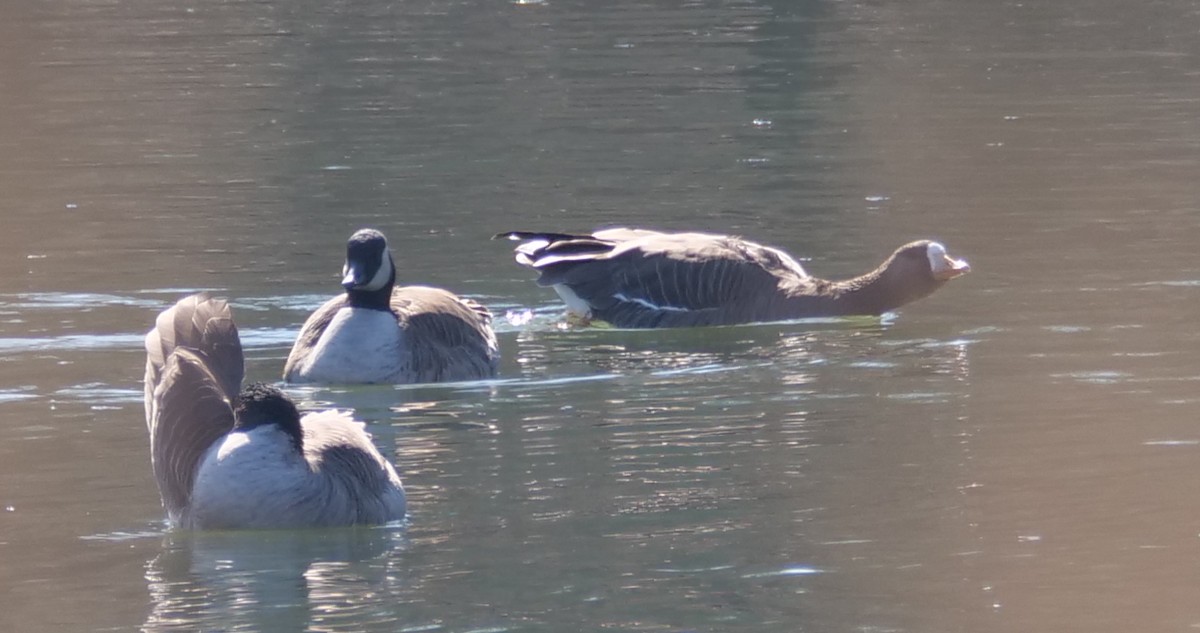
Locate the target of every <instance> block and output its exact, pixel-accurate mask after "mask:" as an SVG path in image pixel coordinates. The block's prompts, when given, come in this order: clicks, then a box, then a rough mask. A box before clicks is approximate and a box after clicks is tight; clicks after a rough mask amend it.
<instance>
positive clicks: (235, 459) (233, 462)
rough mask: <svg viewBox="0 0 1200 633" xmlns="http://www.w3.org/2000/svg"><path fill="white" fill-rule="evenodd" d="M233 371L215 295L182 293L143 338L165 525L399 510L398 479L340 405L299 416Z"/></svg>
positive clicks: (382, 516)
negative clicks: (182, 297)
mask: <svg viewBox="0 0 1200 633" xmlns="http://www.w3.org/2000/svg"><path fill="white" fill-rule="evenodd" d="M242 375H243V358H242V348H241V343H240V341H239V338H238V332H237V327H236V326H235V325H234V323H233V317H232V314H231V311H230V309H229V306H228V304H226V302H224V301H220V300H217V299H213V298H211V297H209V296H208V295H207V294H200V295H193V296H190V297H186V298H184V299H182V300H180V301H179V302H178V303H177V304H176V305H175V306H173V307H171V308H170V309H168V310H165V311H164V312H163V313H162V314H160V315H159V317H158V319H157V320H156V323H155V327H154V329H153V330H151V331H150V332H149V333H148V334H147V335H146V379H145V380H146V385H145V388H146V423H147V428H148V430H149V432H150V457H151V464H152V465H153V469H154V478H155V481H156V482H157V483H158V487H159V492H160V494H161V496H162V501H163V506H164V507H165V508H166V510H167V516H168V518H169V519H170V521H171V523H172V524H174V525H176V526H179V527H183V528H188V529H213V528H272V527H304V526H342V525H355V524H378V523H385V522H388V521H394V520H399V519H402V518H404V513H405V496H404V489H403V487H402V485H401V483H400V478H399V477H398V476H397V475H396V472H395V470H394V469H393V468H392V466H391V464H389V463H388V462H387V460H385V459H384V458H383V456H382V455H380V453H379V451H378V450H377V449H376V448H375V446H374V445H373V444H372V443H371V440H370V436H369V435H368V434H367V433H366V431H365V430H364V428H363V424H362V423H361V422H356V421H354V420H353V419H352V418H350V416H349V415H348V414H346V413H343V412H338V411H321V412H316V413H309V414H306V415H304V416H303V417H301V416H300V414H299V412H298V411H297V410H296V406H295V405H294V404H293V403H292V402H291V400H289V399H288V398H287V396H286V395H284V394H283V392H281V391H279V390H278V389H276V388H274V387H271V386H269V385H265V384H261V383H256V384H252V385H248V386H247V387H246V388H245V389H241V382H242ZM239 390H240V391H239Z"/></svg>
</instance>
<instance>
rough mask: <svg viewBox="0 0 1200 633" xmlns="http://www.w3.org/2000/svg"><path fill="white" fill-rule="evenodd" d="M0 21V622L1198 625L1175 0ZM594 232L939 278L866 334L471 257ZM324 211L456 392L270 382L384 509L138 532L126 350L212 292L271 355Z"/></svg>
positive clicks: (123, 5) (1199, 447)
mask: <svg viewBox="0 0 1200 633" xmlns="http://www.w3.org/2000/svg"><path fill="white" fill-rule="evenodd" d="M18 4H19V6H13V7H7V8H6V11H5V19H4V20H3V21H0V191H3V192H4V197H3V199H2V200H0V217H2V218H3V226H2V229H3V230H0V359H3V361H4V362H3V363H0V588H2V589H3V591H0V628H2V629H4V630H63V631H78V630H130V629H136V628H139V627H140V628H144V629H146V630H152V631H159V630H181V631H184V630H187V631H190V630H197V629H203V630H280V631H293V630H312V631H332V630H344V631H351V630H353V631H358V630H378V631H456V632H467V631H476V632H478V631H564V630H600V629H609V630H613V629H615V630H627V631H789V632H790V631H868V632H876V631H913V632H917V631H964V630H966V631H989V630H1003V631H1013V630H1041V631H1129V630H1139V631H1165V630H1172V631H1173V630H1181V629H1187V628H1194V627H1196V626H1200V608H1197V607H1196V606H1195V600H1194V594H1195V588H1196V586H1197V583H1198V582H1200V574H1198V572H1197V571H1196V565H1195V564H1194V561H1195V560H1196V558H1197V556H1198V555H1200V538H1198V536H1200V528H1198V527H1197V526H1198V525H1200V510H1197V507H1198V506H1197V504H1196V502H1195V495H1194V493H1193V489H1192V487H1191V482H1193V481H1195V480H1196V479H1197V477H1198V476H1200V432H1198V431H1197V428H1196V426H1195V421H1196V414H1195V412H1196V410H1197V404H1198V403H1200V396H1197V393H1198V387H1200V365H1197V363H1196V361H1195V359H1196V358H1197V357H1198V356H1197V354H1198V353H1200V337H1198V335H1197V333H1196V328H1195V324H1194V320H1195V319H1194V315H1195V314H1196V313H1197V308H1200V258H1197V257H1196V254H1195V244H1196V243H1197V241H1198V238H1200V213H1198V210H1197V204H1198V202H1197V201H1198V200H1200V185H1198V184H1197V183H1198V181H1197V180H1196V178H1195V174H1197V173H1200V158H1198V156H1200V124H1198V123H1197V119H1196V115H1195V113H1196V112H1197V111H1200V110H1198V106H1200V103H1198V102H1200V82H1197V77H1200V61H1198V59H1200V57H1198V55H1200V50H1198V49H1197V47H1196V44H1195V42H1196V40H1195V33H1196V32H1197V30H1198V29H1200V12H1198V11H1197V10H1196V7H1195V6H1193V4H1192V3H1189V2H1181V1H1172V0H1168V1H1165V2H1159V3H1153V4H1144V3H1143V4H1139V5H1131V4H1128V3H1121V2H1114V1H1110V0H1106V1H1102V2H1094V1H1087V2H1084V1H1083V0H1068V1H1065V2H1056V3H1049V4H1047V3H1041V4H1039V3H1016V2H983V1H973V2H958V3H905V4H897V5H895V6H882V5H880V6H875V5H872V4H865V3H818V2H795V3H791V2H789V3H782V2H781V3H766V2H751V1H744V2H690V3H666V2H626V3H617V4H612V3H587V2H579V1H575V2H572V1H569V0H568V1H563V2H558V1H550V2H519V3H512V2H490V3H489V2H479V1H470V2H459V3H434V2H404V3H393V2H382V1H375V0H363V1H361V2H354V3H347V2H333V3H330V2H324V3H316V2H277V1H274V0H266V1H263V2H241V1H232V0H230V1H224V2H210V3H199V4H194V5H190V6H182V5H170V4H163V3H155V2H149V1H145V0H130V1H126V2H112V1H109V0H52V1H47V2H42V3H18ZM608 224H636V225H644V226H655V227H664V228H680V229H683V228H687V229H703V230H710V231H720V232H729V233H737V234H743V235H747V236H750V237H754V238H758V239H761V240H763V241H767V242H769V243H771V244H775V245H778V246H781V247H784V248H786V249H788V250H789V251H791V252H793V253H795V254H797V255H799V256H801V258H802V259H803V261H804V264H805V266H806V267H807V268H808V269H810V270H811V271H813V272H814V273H816V274H819V275H823V276H830V277H840V276H848V275H852V274H856V273H859V272H862V271H864V270H866V269H867V268H869V267H871V266H873V265H874V264H875V263H876V262H877V261H878V260H879V259H881V258H882V257H883V256H884V255H886V254H887V253H888V252H890V251H891V250H892V249H893V248H894V247H895V246H897V245H899V244H900V243H903V242H905V241H907V240H909V239H914V238H918V237H936V238H938V239H940V240H942V241H944V242H945V243H946V244H947V246H948V247H949V248H950V250H951V252H952V253H954V254H956V255H960V256H963V257H966V258H967V259H969V260H970V262H971V264H972V267H973V269H974V272H973V273H972V274H971V275H969V276H967V277H965V278H963V279H961V280H957V281H955V282H953V283H952V284H950V285H949V286H948V287H947V288H945V289H943V290H942V291H940V292H939V293H937V294H935V295H934V296H932V297H930V298H928V299H926V300H924V301H922V302H920V303H917V304H914V305H912V306H909V307H906V308H904V309H903V310H902V311H901V312H900V313H899V314H896V315H892V316H889V317H888V318H885V319H883V320H878V319H863V320H850V321H833V322H829V321H826V322H815V323H792V324H771V325H760V326H747V327H736V328H719V329H708V330H694V331H670V332H629V331H612V330H586V331H579V330H564V329H562V328H561V327H560V326H559V323H558V308H557V307H556V305H555V302H554V297H553V294H552V293H550V292H548V291H546V290H545V289H540V288H537V287H536V286H535V285H534V284H533V283H532V282H531V281H530V275H529V274H528V273H527V272H526V271H524V270H521V269H519V268H518V267H517V266H516V265H515V264H513V263H512V262H511V260H510V256H509V250H508V249H509V247H510V246H511V245H510V244H509V243H506V242H504V243H502V242H490V241H488V239H487V238H488V237H489V236H490V235H491V234H493V233H496V232H499V231H502V230H508V229H518V228H520V229H528V228H543V229H567V230H578V229H588V228H592V227H595V226H599V225H608ZM363 225H374V226H378V227H379V228H381V229H383V230H384V231H385V232H386V233H387V234H388V236H389V237H390V238H391V241H392V243H393V245H394V248H395V250H396V256H397V260H398V263H399V266H400V268H401V270H402V277H403V279H404V280H405V281H412V282H421V283H430V284H436V285H442V286H446V287H449V288H452V289H454V290H455V291H458V292H460V293H462V294H465V295H468V296H471V297H474V298H476V299H478V300H480V301H482V302H484V303H485V304H487V305H488V306H490V307H491V308H492V309H493V311H494V312H495V313H496V314H497V315H500V318H499V319H498V320H499V322H500V328H499V329H500V340H501V346H502V352H503V354H504V360H503V365H502V367H501V372H500V377H499V378H498V379H497V380H495V381H490V382H485V383H464V384H458V385H442V386H421V387H402V388H392V387H370V388H366V387H357V388H320V387H317V388H305V389H297V390H294V391H293V394H294V395H295V396H297V398H298V399H299V400H300V401H301V402H302V404H303V405H304V406H305V407H318V406H339V407H343V408H352V409H354V410H355V412H356V413H357V415H359V416H360V417H361V418H363V419H365V420H368V421H369V422H370V429H371V431H372V433H373V434H374V437H375V440H376V442H377V443H378V444H379V445H380V447H381V448H382V449H383V450H384V451H385V453H387V454H388V455H389V456H391V457H392V458H393V459H394V460H395V462H396V463H397V465H398V467H399V470H400V471H401V473H402V476H403V477H404V479H405V483H406V486H407V487H408V490H409V493H410V508H411V517H410V521H409V522H408V524H407V525H405V526H400V527H392V528H381V529H375V530H349V531H338V530H334V531H324V532H280V533H272V534H270V535H263V534H243V533H231V534H205V535H189V534H180V533H175V532H171V531H169V530H167V529H166V528H165V526H164V524H163V512H162V509H161V507H160V506H159V501H158V495H157V491H156V489H155V486H154V482H153V479H152V477H151V473H150V467H149V460H148V443H147V438H146V432H145V426H144V423H143V417H142V411H141V402H140V394H141V384H140V382H139V381H140V379H141V374H142V363H143V362H144V357H143V353H142V352H141V348H140V337H141V334H142V333H143V332H144V331H145V330H146V329H147V328H148V327H149V325H150V323H151V322H152V320H153V317H154V315H155V313H156V312H157V311H158V310H160V309H162V308H163V307H165V306H167V305H169V304H170V303H171V302H172V301H174V300H175V299H176V298H178V297H179V296H181V295H183V294H185V293H188V292H193V291H196V290H201V289H210V290H215V291H217V292H219V293H221V294H223V295H226V296H228V297H230V298H231V299H232V300H233V302H234V308H235V310H236V316H237V318H238V320H239V324H240V325H241V328H242V332H243V334H244V336H245V342H246V346H247V350H248V357H249V358H248V373H249V375H250V377H251V378H255V379H265V380H271V379H274V378H275V377H276V376H278V374H279V372H280V370H281V367H282V362H283V359H284V357H285V355H286V353H287V349H288V346H289V345H290V341H291V337H292V336H293V335H294V333H295V331H296V329H297V328H298V327H299V324H300V323H301V322H302V321H303V319H304V318H305V316H306V314H307V311H308V310H311V309H312V308H313V307H314V306H316V305H318V304H319V303H320V302H321V301H322V300H323V299H325V298H327V297H328V296H330V294H331V293H333V292H334V291H336V290H337V285H336V280H337V273H338V270H339V267H340V265H341V251H342V248H343V244H344V240H345V238H346V237H347V236H348V235H349V234H350V233H351V232H352V231H353V230H354V229H355V228H358V227H359V226H363ZM526 311H531V313H530V314H529V315H528V316H529V317H531V318H522V315H525V314H526ZM505 314H511V315H513V318H511V319H510V318H505V317H504V316H503V315H505Z"/></svg>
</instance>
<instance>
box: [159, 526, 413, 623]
mask: <svg viewBox="0 0 1200 633" xmlns="http://www.w3.org/2000/svg"><path fill="white" fill-rule="evenodd" d="M402 546H403V542H402V540H400V533H399V532H396V531H393V530H388V529H373V530H365V529H364V530H312V531H304V532H288V531H272V532H261V533H255V532H231V533H224V534H169V535H167V536H166V538H165V540H164V542H163V546H162V552H161V553H160V554H158V555H157V556H155V557H154V559H153V560H151V561H150V562H149V563H147V565H146V582H147V585H148V586H149V589H150V601H151V611H150V615H149V616H148V617H147V620H146V623H145V630H148V631H171V630H196V629H198V628H201V629H207V628H219V629H221V630H228V631H239V630H247V631H268V630H270V631H288V630H291V631H299V630H305V629H307V628H309V627H312V628H315V629H318V630H330V629H341V628H344V627H350V628H360V629H370V628H371V627H374V626H380V625H389V624H391V623H393V622H394V621H393V620H391V619H390V618H380V613H379V610H378V609H377V608H376V605H375V604H374V603H373V601H372V600H371V596H373V595H379V594H388V593H393V592H394V591H395V590H396V587H397V586H398V585H399V584H400V583H402V582H404V577H403V576H404V572H403V570H396V569H394V568H393V567H394V565H392V564H389V562H388V556H389V555H390V554H391V553H393V552H394V550H396V549H398V548H400V547H402Z"/></svg>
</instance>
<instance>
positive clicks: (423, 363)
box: [283, 229, 500, 383]
mask: <svg viewBox="0 0 1200 633" xmlns="http://www.w3.org/2000/svg"><path fill="white" fill-rule="evenodd" d="M342 275H343V278H342V286H343V287H344V288H345V289H346V292H345V294H342V295H339V296H337V297H334V298H333V299H330V300H329V301H326V302H325V304H324V305H322V306H321V307H320V308H317V310H316V312H313V313H312V315H311V316H309V317H308V320H307V321H305V323H304V325H303V326H302V327H301V328H300V334H299V336H297V337H296V343H295V344H294V345H293V346H292V351H291V353H290V354H288V359H287V363H286V364H285V365H284V368H283V379H284V380H286V381H288V382H324V383H420V382H452V381H458V380H477V379H481V378H489V377H491V376H493V375H494V374H495V373H496V365H497V363H498V362H499V359H500V353H499V348H498V347H497V344H496V334H495V332H493V331H492V315H491V313H490V312H488V310H487V308H485V307H483V306H482V305H479V304H478V303H476V302H474V301H471V300H470V299H463V298H462V297H459V296H457V295H455V294H453V293H451V292H448V291H446V290H442V289H441V288H430V287H428V286H403V287H400V288H396V287H395V284H396V265H395V264H394V263H393V261H392V254H391V253H390V252H389V251H388V245H387V239H386V238H385V237H384V236H383V233H380V232H379V231H376V230H375V229H362V230H360V231H358V232H356V233H355V234H354V235H351V236H350V241H349V242H348V243H347V244H346V265H345V266H344V267H343V268H342Z"/></svg>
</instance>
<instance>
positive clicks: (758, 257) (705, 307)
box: [496, 228, 970, 328]
mask: <svg viewBox="0 0 1200 633" xmlns="http://www.w3.org/2000/svg"><path fill="white" fill-rule="evenodd" d="M496 237H497V238H500V237H507V238H509V239H514V240H525V243H523V244H521V245H519V246H517V248H516V259H517V262H518V263H520V264H522V265H525V266H528V267H529V268H532V269H534V270H537V271H538V272H540V273H541V276H540V277H539V278H538V280H537V282H538V285H541V286H550V287H552V288H554V290H555V291H557V292H558V295H559V297H561V298H562V300H563V302H564V303H566V304H567V309H568V310H569V311H570V312H571V313H572V314H574V315H576V316H578V317H582V318H584V319H589V318H593V319H599V320H602V321H606V322H608V323H610V324H612V325H614V326H616V327H622V328H657V327H684V326H697V325H732V324H736V323H753V322H762V321H781V320H785V319H800V318H809V317H826V316H843V315H856V314H857V315H878V314H882V313H884V312H887V311H889V310H894V309H896V308H898V307H900V306H902V305H904V304H906V303H909V302H911V301H916V300H917V299H920V298H922V297H925V296H927V295H929V294H930V293H932V292H933V291H934V290H937V289H938V288H940V287H941V286H942V284H944V283H946V282H947V281H949V280H950V279H953V278H955V277H957V276H959V275H962V274H964V273H966V272H968V271H970V267H969V266H968V265H967V262H965V261H963V260H960V259H953V258H951V257H950V256H949V255H948V254H947V253H946V248H945V247H944V246H942V245H941V244H939V243H937V242H931V241H929V240H921V241H917V242H910V243H908V244H905V245H904V246H901V247H900V248H898V249H896V252H894V253H892V255H891V257H888V258H887V260H885V261H884V262H883V263H882V264H880V265H879V267H878V268H876V269H875V270H872V271H871V272H869V273H866V274H865V275H861V276H859V277H855V278H853V279H847V280H844V281H827V280H824V279H818V278H816V277H812V276H810V275H809V274H808V273H806V272H805V271H804V268H803V267H801V266H800V264H799V263H797V262H796V260H795V259H793V258H792V257H791V256H790V255H788V254H787V253H785V252H783V251H781V250H779V249H777V248H771V247H769V246H763V245H761V244H755V243H754V242H750V241H747V240H744V239H741V238H739V237H732V236H728V235H709V234H706V233H662V232H659V231H649V230H645V229H627V228H615V229H607V230H603V231H597V232H595V233H592V234H591V235H569V234H562V233H539V232H526V231H511V232H508V233H500V234H499V235H496Z"/></svg>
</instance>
